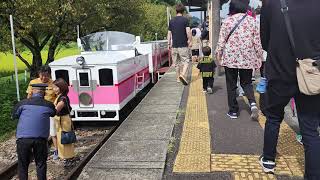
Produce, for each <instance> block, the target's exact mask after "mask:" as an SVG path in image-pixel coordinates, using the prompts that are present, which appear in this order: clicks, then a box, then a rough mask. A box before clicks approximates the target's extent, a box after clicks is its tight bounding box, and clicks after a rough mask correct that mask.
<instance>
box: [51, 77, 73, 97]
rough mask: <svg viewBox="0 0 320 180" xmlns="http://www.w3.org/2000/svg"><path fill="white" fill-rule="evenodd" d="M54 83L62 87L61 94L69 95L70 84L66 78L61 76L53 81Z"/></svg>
mask: <svg viewBox="0 0 320 180" xmlns="http://www.w3.org/2000/svg"><path fill="white" fill-rule="evenodd" d="M53 84H54V85H56V86H57V87H58V88H59V89H60V93H61V94H63V95H68V93H69V86H68V84H67V82H66V81H65V80H64V79H62V78H59V79H57V80H55V81H53Z"/></svg>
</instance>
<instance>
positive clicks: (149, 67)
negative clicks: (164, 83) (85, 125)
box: [50, 31, 168, 121]
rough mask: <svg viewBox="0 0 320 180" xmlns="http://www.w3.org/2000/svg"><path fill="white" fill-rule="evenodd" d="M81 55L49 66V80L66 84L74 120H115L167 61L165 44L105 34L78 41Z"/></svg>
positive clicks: (127, 35)
mask: <svg viewBox="0 0 320 180" xmlns="http://www.w3.org/2000/svg"><path fill="white" fill-rule="evenodd" d="M81 44H82V50H83V51H82V52H81V55H76V56H69V57H65V58H62V59H59V60H57V61H54V62H52V63H50V67H51V69H52V78H53V79H58V78H63V79H65V80H66V82H67V83H68V84H69V94H68V96H69V98H70V104H71V107H72V112H71V113H70V114H71V116H72V119H73V120H74V121H117V120H119V117H120V116H119V115H120V110H121V109H122V108H123V107H124V106H125V105H126V104H127V103H128V102H129V101H130V100H131V99H132V98H134V97H135V96H136V94H137V93H138V92H139V91H140V90H142V89H143V88H144V87H146V86H147V85H148V84H149V83H150V82H151V81H152V79H153V77H154V75H153V74H154V72H155V71H156V70H157V69H158V68H159V67H160V66H161V65H162V64H163V63H165V62H166V61H168V57H167V55H165V52H167V53H168V51H166V49H167V47H166V46H165V45H163V44H167V42H166V41H161V42H149V43H140V38H139V37H135V36H134V35H131V34H127V33H123V32H115V31H107V32H98V33H94V34H90V35H88V36H85V37H83V38H81Z"/></svg>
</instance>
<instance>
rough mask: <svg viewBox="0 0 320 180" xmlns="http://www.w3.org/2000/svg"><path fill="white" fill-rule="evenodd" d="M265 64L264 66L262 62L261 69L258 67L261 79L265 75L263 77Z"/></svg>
mask: <svg viewBox="0 0 320 180" xmlns="http://www.w3.org/2000/svg"><path fill="white" fill-rule="evenodd" d="M265 64H266V62H264V61H262V64H261V67H260V76H261V77H265V75H264V72H265V70H264V67H265Z"/></svg>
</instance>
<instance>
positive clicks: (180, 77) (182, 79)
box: [179, 76, 188, 86]
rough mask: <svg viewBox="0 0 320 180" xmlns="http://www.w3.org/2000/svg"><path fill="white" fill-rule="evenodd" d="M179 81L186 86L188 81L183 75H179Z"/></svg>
mask: <svg viewBox="0 0 320 180" xmlns="http://www.w3.org/2000/svg"><path fill="white" fill-rule="evenodd" d="M179 79H180V81H181V82H182V84H183V85H185V86H187V85H188V82H187V80H186V79H185V78H184V77H183V76H179Z"/></svg>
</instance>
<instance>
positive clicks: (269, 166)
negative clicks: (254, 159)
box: [259, 155, 276, 174]
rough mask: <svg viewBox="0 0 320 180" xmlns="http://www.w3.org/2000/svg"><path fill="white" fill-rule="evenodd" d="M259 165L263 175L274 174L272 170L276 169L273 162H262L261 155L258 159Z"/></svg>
mask: <svg viewBox="0 0 320 180" xmlns="http://www.w3.org/2000/svg"><path fill="white" fill-rule="evenodd" d="M259 164H260V166H261V167H262V170H263V171H264V172H265V173H267V174H274V168H275V167H276V163H275V162H274V161H269V160H264V159H263V155H262V156H260V158H259Z"/></svg>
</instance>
